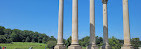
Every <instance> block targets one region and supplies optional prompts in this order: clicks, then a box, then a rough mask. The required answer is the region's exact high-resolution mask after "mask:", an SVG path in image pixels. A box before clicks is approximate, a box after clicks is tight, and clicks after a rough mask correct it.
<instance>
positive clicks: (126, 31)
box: [121, 0, 133, 49]
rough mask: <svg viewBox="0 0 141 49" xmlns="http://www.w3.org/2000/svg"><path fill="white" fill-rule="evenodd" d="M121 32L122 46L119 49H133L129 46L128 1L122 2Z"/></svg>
mask: <svg viewBox="0 0 141 49" xmlns="http://www.w3.org/2000/svg"><path fill="white" fill-rule="evenodd" d="M123 31H124V45H123V47H121V49H133V47H132V46H131V44H130V27H129V9H128V0H123Z"/></svg>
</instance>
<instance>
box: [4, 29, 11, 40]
mask: <svg viewBox="0 0 141 49" xmlns="http://www.w3.org/2000/svg"><path fill="white" fill-rule="evenodd" d="M4 33H5V34H4V35H5V36H6V39H9V38H10V35H11V33H12V30H11V29H5V30H4Z"/></svg>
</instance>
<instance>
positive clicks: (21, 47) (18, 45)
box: [0, 42, 86, 49]
mask: <svg viewBox="0 0 141 49" xmlns="http://www.w3.org/2000/svg"><path fill="white" fill-rule="evenodd" d="M0 46H2V47H3V46H6V48H7V49H29V47H33V49H45V46H47V44H43V43H32V42H12V43H10V44H6V43H4V44H2V43H1V44H0ZM85 48H86V47H83V49H85ZM47 49H48V48H47Z"/></svg>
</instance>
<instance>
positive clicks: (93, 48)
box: [87, 44, 99, 49]
mask: <svg viewBox="0 0 141 49" xmlns="http://www.w3.org/2000/svg"><path fill="white" fill-rule="evenodd" d="M87 49H99V48H98V46H97V45H92V44H90V45H88V46H87Z"/></svg>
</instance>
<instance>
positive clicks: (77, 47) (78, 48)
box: [68, 45, 82, 49]
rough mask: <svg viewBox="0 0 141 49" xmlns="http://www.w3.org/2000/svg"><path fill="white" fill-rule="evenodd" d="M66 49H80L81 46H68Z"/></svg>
mask: <svg viewBox="0 0 141 49" xmlns="http://www.w3.org/2000/svg"><path fill="white" fill-rule="evenodd" d="M68 49H82V47H81V46H73V45H72V46H69V47H68Z"/></svg>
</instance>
